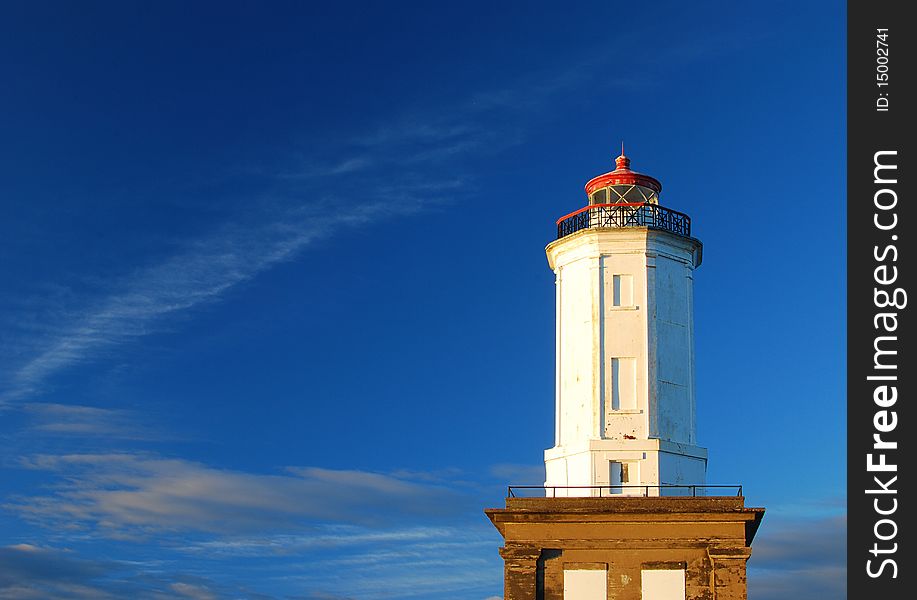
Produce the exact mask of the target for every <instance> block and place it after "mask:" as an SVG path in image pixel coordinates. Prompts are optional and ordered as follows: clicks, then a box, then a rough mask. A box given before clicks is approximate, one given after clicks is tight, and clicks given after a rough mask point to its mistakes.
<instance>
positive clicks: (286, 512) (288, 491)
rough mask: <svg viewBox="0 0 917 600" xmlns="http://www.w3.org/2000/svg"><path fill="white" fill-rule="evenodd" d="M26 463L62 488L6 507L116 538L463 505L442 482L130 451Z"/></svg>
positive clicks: (299, 524) (388, 517)
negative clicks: (211, 462) (224, 465)
mask: <svg viewBox="0 0 917 600" xmlns="http://www.w3.org/2000/svg"><path fill="white" fill-rule="evenodd" d="M22 466H24V467H26V468H29V469H33V470H39V471H49V472H52V473H53V474H55V475H56V476H57V477H58V478H59V481H60V483H58V484H57V486H56V489H55V491H54V493H52V494H50V495H46V496H31V497H23V498H19V499H17V500H16V501H14V502H12V503H10V504H8V505H7V506H6V508H8V509H11V510H14V511H15V512H17V513H18V514H20V515H21V516H22V517H23V518H26V519H29V520H31V521H34V522H37V523H40V524H43V525H46V526H52V527H56V526H58V525H65V526H66V527H69V528H72V529H76V530H91V531H93V532H96V533H99V534H101V535H104V536H111V537H125V536H141V537H142V536H147V535H152V534H158V533H168V532H187V531H191V532H194V531H197V532H219V533H222V534H239V533H244V532H252V531H261V532H263V531H272V530H274V531H277V530H283V531H289V530H291V529H292V530H297V529H300V530H302V529H304V528H307V527H309V526H310V523H314V522H315V521H331V522H338V523H361V524H364V525H367V524H374V523H377V524H378V523H383V522H385V523H391V522H398V521H401V520H404V519H405V518H427V519H430V518H433V519H435V518H437V517H442V516H445V515H449V514H454V512H455V511H456V510H457V509H458V507H459V506H461V505H462V504H463V503H464V502H465V500H464V499H463V497H462V495H461V494H459V493H457V492H456V491H452V490H448V489H446V488H443V487H440V486H435V485H430V484H425V483H423V484H422V483H417V482H414V481H409V480H405V479H400V478H397V477H393V476H391V475H385V474H381V473H372V472H365V471H352V470H351V471H346V470H331V469H320V468H316V467H295V468H290V469H288V470H287V472H286V473H283V474H272V475H264V474H254V473H247V472H242V471H231V470H221V469H215V468H212V467H209V466H206V465H203V464H200V463H196V462H191V461H186V460H179V459H168V458H162V457H158V456H151V455H140V454H127V453H122V454H71V455H59V456H56V455H39V456H35V457H32V458H30V459H27V460H25V461H23V465H22Z"/></svg>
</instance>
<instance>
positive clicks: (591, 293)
mask: <svg viewBox="0 0 917 600" xmlns="http://www.w3.org/2000/svg"><path fill="white" fill-rule="evenodd" d="M700 251H701V246H700V243H699V242H698V241H697V240H694V239H692V238H686V237H682V236H678V235H674V234H670V233H667V232H663V231H658V230H653V229H648V228H644V227H621V228H587V229H583V230H581V231H579V232H577V233H574V234H572V235H568V236H566V237H563V238H561V239H559V240H557V241H555V242H553V243H552V244H550V245H549V246H548V247H547V254H548V261H549V263H550V265H551V268H552V269H554V272H555V274H556V282H557V332H556V335H557V349H556V352H557V365H556V369H557V371H556V382H557V383H556V413H555V419H556V427H555V442H554V448H551V449H549V450H547V451H546V452H545V467H546V481H545V485H546V487H548V488H551V487H552V486H563V487H567V486H615V485H626V486H636V485H643V486H658V485H667V484H692V485H702V484H703V483H704V475H705V472H706V458H707V452H706V450H705V449H703V448H700V447H697V446H696V441H697V440H696V432H695V399H694V331H693V272H694V268H695V267H696V266H697V265H698V264H700ZM611 491H612V492H616V493H639V494H641V495H642V494H644V493H649V494H651V495H652V494H656V493H658V489H649V490H643V489H636V488H634V489H627V488H625V489H623V490H622V489H619V490H611ZM594 493H598V491H597V490H586V489H583V490H580V491H577V490H571V489H566V490H551V489H549V490H548V494H549V495H550V494H555V495H586V494H594ZM608 493H609V490H604V494H608Z"/></svg>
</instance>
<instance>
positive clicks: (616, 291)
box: [611, 275, 634, 306]
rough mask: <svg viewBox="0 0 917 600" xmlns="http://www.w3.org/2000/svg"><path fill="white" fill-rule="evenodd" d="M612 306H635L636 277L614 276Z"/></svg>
mask: <svg viewBox="0 0 917 600" xmlns="http://www.w3.org/2000/svg"><path fill="white" fill-rule="evenodd" d="M611 285H612V298H611V305H612V306H633V305H634V277H633V275H612V276H611Z"/></svg>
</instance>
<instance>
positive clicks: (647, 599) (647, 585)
mask: <svg viewBox="0 0 917 600" xmlns="http://www.w3.org/2000/svg"><path fill="white" fill-rule="evenodd" d="M640 579H641V584H640V586H641V592H642V594H641V597H642V598H643V600H685V570H684V569H644V570H643V571H642V572H641V573H640Z"/></svg>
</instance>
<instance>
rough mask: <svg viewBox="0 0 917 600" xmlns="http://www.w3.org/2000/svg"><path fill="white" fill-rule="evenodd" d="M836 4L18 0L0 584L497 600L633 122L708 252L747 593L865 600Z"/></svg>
mask: <svg viewBox="0 0 917 600" xmlns="http://www.w3.org/2000/svg"><path fill="white" fill-rule="evenodd" d="M740 4H741V5H740ZM843 13H844V11H843V9H842V8H841V7H838V6H837V5H836V4H835V3H830V2H808V3H798V2H794V3H781V2H777V3H773V2H769V3H760V4H757V5H753V6H746V5H745V3H720V4H707V3H691V4H684V3H657V4H654V5H652V6H643V5H639V4H613V3H598V2H596V3H581V4H578V5H576V6H561V5H560V4H557V3H544V4H532V3H503V4H501V5H500V6H494V5H493V4H492V3H461V4H455V5H442V4H441V3H440V4H436V5H432V4H428V3H417V4H412V3H400V4H396V5H392V4H384V5H383V4H378V3H359V2H357V3H354V2H349V3H348V2H341V3H333V4H307V3H294V2H290V3H284V2H274V3H270V4H269V5H265V4H257V3H244V2H231V3H219V4H216V3H191V4H189V3H177V2H160V3H155V5H153V4H149V3H134V2H127V3H80V4H74V3H64V2H58V3H53V2H43V3H24V2H23V3H7V4H5V5H4V7H3V8H2V9H0V65H2V72H3V76H4V80H5V81H6V86H5V90H4V91H3V93H2V94H0V132H2V140H3V143H2V144H0V164H2V173H3V176H2V177H0V207H2V210H3V218H2V219H0V255H2V261H0V282H2V283H0V333H2V337H0V415H2V419H0V444H2V461H0V469H2V472H0V536H2V537H0V597H4V598H104V597H112V598H122V597H125V596H128V595H130V596H133V597H136V598H198V599H206V598H312V599H345V598H351V599H368V600H374V599H401V598H405V599H407V598H430V599H434V600H436V599H446V598H448V599H459V600H465V599H467V600H485V599H492V598H494V597H499V596H500V594H501V592H502V589H501V588H502V566H501V561H500V558H499V556H498V554H497V547H498V546H499V544H500V538H499V535H498V534H497V533H496V531H495V530H493V528H492V527H491V525H490V524H489V522H487V520H486V518H485V517H484V516H483V513H482V512H481V511H482V509H483V508H484V507H485V506H497V505H499V504H500V503H502V497H503V494H504V491H505V487H504V486H505V485H506V484H508V483H538V482H539V480H540V478H541V477H542V475H541V469H542V463H541V460H542V452H543V450H544V449H545V448H546V447H548V446H550V445H551V443H552V432H553V424H552V418H553V361H554V356H553V348H554V342H553V334H554V327H553V318H554V307H553V301H554V295H553V276H552V273H551V272H550V270H549V269H548V266H547V263H546V260H545V257H544V252H543V248H544V246H545V244H546V243H548V242H549V241H551V239H552V236H553V223H554V220H555V219H556V218H557V217H559V216H560V215H563V214H566V213H568V212H570V211H572V210H575V209H577V208H579V207H581V206H582V205H583V204H584V203H585V196H584V193H583V191H582V186H583V184H584V183H585V182H586V181H587V180H588V179H590V178H591V177H593V176H595V175H598V174H600V173H603V172H605V171H608V170H610V169H611V168H613V157H614V156H616V155H617V154H618V145H619V143H620V140H622V139H623V140H625V141H626V144H627V153H628V155H629V156H630V157H631V158H632V161H633V163H632V166H633V168H634V169H636V170H638V171H641V172H644V173H648V174H650V175H653V176H655V177H657V178H658V179H660V180H661V181H662V182H663V186H664V189H663V193H662V196H661V203H662V204H664V205H666V206H669V207H671V208H674V209H676V210H679V211H682V212H686V213H688V214H690V215H691V216H692V218H693V225H694V233H695V234H696V235H697V237H699V238H700V239H701V240H702V241H703V242H704V244H705V256H704V264H703V266H702V267H701V268H700V269H699V271H698V272H697V276H696V279H695V282H696V289H695V303H696V315H695V318H696V325H695V329H696V335H697V338H696V345H697V348H696V350H697V393H698V427H699V441H700V443H701V444H702V445H704V446H706V447H708V448H709V450H710V462H709V469H708V481H709V482H710V483H729V484H731V483H742V484H744V486H745V493H746V496H747V501H748V503H749V504H751V505H759V506H761V505H763V506H766V507H767V508H768V514H767V516H766V517H765V522H764V525H763V526H762V529H761V531H760V533H759V536H758V538H757V540H756V542H755V555H754V557H753V558H752V561H751V563H750V567H751V570H750V580H749V589H750V595H751V597H752V598H756V599H758V600H770V599H776V598H785V597H787V595H788V594H789V595H791V596H793V597H816V595H819V596H822V597H832V598H837V597H843V596H845V594H846V593H845V591H844V580H843V578H844V564H845V563H844V543H845V542H844V540H845V514H846V508H845V506H846V499H845V496H844V489H845V485H846V483H845V470H846V456H845V455H846V445H845V420H844V419H845V412H846V406H845V389H844V360H845V354H844V342H845V329H844V327H845V325H844V311H845V307H844V297H845V285H846V284H845V280H844V257H845V239H844V238H845V221H844V219H845V210H846V207H845V205H846V200H845V181H844V179H845V173H844V160H845V143H846V137H845V130H844V127H845V111H846V107H845V100H844V91H845V90H844V86H845V56H844V53H845V39H844V36H845V22H844V14H843Z"/></svg>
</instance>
